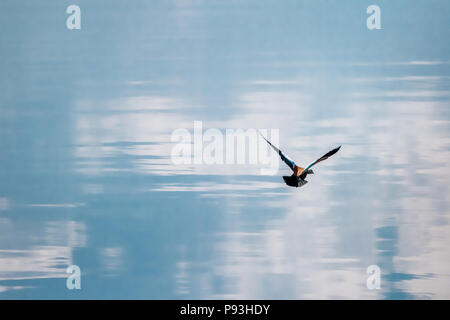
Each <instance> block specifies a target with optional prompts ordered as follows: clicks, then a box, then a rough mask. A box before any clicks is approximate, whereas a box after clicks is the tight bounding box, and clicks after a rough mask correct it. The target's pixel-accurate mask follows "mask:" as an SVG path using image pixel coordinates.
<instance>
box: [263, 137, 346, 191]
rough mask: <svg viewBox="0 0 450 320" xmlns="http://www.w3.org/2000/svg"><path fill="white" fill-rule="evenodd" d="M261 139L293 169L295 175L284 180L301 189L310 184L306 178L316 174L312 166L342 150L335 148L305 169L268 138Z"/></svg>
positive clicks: (284, 177)
mask: <svg viewBox="0 0 450 320" xmlns="http://www.w3.org/2000/svg"><path fill="white" fill-rule="evenodd" d="M261 137H263V139H264V140H266V141H267V143H268V144H269V145H270V146H271V147H272V148H273V149H274V150H275V151H276V152H277V153H278V154H279V155H280V157H281V160H283V161H284V163H286V164H287V165H288V167H289V168H291V169H292V171H293V172H294V173H293V174H292V175H291V176H283V180H284V182H285V183H286V184H287V185H288V186H290V187H296V188H298V187H301V186H303V185H305V184H307V183H308V181H306V180H305V178H306V176H307V175H308V174H314V171H312V170H311V167H312V166H314V165H315V164H317V163H319V162H320V161H323V160H326V159H328V158H329V157H331V156H332V155H333V154H335V153H336V152H338V151H339V149H340V148H341V146H339V147H337V148H334V149H333V150H331V151H329V152H327V153H326V154H324V155H323V156H322V157H320V158H319V159H317V160H316V161H314V162H312V163H310V164H309V165H308V166H306V167H305V168H302V167H299V166H297V165H296V164H295V162H294V161H293V160H292V159H290V158H289V157H288V156H286V155H285V154H284V153H283V152H281V150H280V149H278V148H277V147H275V146H274V145H273V144H271V143H270V141H269V140H267V139H266V138H264V136H263V135H261Z"/></svg>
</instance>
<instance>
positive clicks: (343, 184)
mask: <svg viewBox="0 0 450 320" xmlns="http://www.w3.org/2000/svg"><path fill="white" fill-rule="evenodd" d="M372 2H373V1H371V2H367V1H345V2H344V3H342V2H337V1H283V2H279V1H242V2H241V1H239V2H235V1H215V2H210V1H202V0H198V1H181V0H180V1H169V0H168V1H133V2H131V3H125V2H122V1H106V0H101V1H100V0H98V1H79V3H78V4H79V5H80V7H81V12H82V27H81V30H72V31H71V30H68V29H67V28H66V19H67V17H68V14H66V12H65V10H66V7H67V6H68V5H69V4H68V3H64V2H61V1H53V0H52V1H45V2H44V1H12V0H6V1H5V0H3V1H2V2H1V4H0V30H1V31H0V33H1V41H0V70H1V72H0V88H1V90H0V299H10V298H26V299H34V298H67V299H77V298H88V299H95V298H125V299H131V298H138V299H140V298H145V299H147V298H148V299H184V298H198V299H203V298H205V299H206V298H208V299H222V298H225V299H228V298H231V299H235V298H240V299H250V298H253V299H259V298H270V299H284V298H285V299H311V298H320V299H338V298H344V299H348V298H362V299H417V298H425V299H429V298H432V299H442V298H450V246H449V244H450V210H449V205H450V203H449V201H450V200H449V195H450V190H449V184H448V182H449V179H450V165H449V159H450V50H449V49H450V45H449V41H448V39H449V38H450V37H449V36H450V22H449V20H448V17H449V15H450V5H449V4H448V2H446V1H414V4H412V3H411V2H410V1H396V2H392V1H381V0H380V1H377V4H378V5H380V7H381V9H382V30H375V31H369V30H368V29H367V28H366V23H365V19H366V17H367V15H366V13H365V10H366V8H367V6H368V5H370V4H372ZM196 120H198V121H203V126H204V129H207V128H219V129H221V130H225V129H227V128H244V129H246V128H265V129H270V128H279V129H280V139H279V144H280V146H281V148H282V150H284V151H286V152H287V153H288V154H289V155H290V156H291V157H292V158H293V159H295V160H296V161H297V162H298V164H300V165H302V164H307V163H309V162H310V161H312V160H314V159H315V158H317V157H318V156H320V155H321V154H323V153H324V152H326V151H328V150H329V149H331V147H334V146H337V145H341V144H342V149H341V150H340V152H339V153H338V154H337V155H336V156H334V157H333V158H331V159H330V160H327V161H326V162H324V163H321V164H320V165H318V166H317V167H315V173H316V174H315V175H313V176H311V177H310V178H309V181H310V183H308V184H307V185H306V186H305V187H303V188H299V189H295V188H288V187H287V186H285V185H284V183H283V181H282V179H281V175H286V174H289V168H287V167H286V166H284V164H281V163H280V170H279V172H278V173H277V174H276V175H261V174H260V166H258V165H223V166H208V165H174V164H173V162H172V161H171V157H170V155H171V150H172V148H173V146H174V143H173V142H171V133H172V131H173V130H175V129H177V128H186V129H188V130H191V131H192V130H193V124H194V121H196ZM72 264H76V265H78V266H80V268H81V271H82V289H81V290H68V289H66V278H67V274H66V272H65V271H66V268H67V266H69V265H72ZM374 264H375V265H378V266H379V267H380V268H381V273H382V274H381V289H380V290H369V289H368V288H367V286H366V279H367V277H368V275H367V274H366V268H367V267H368V266H369V265H374Z"/></svg>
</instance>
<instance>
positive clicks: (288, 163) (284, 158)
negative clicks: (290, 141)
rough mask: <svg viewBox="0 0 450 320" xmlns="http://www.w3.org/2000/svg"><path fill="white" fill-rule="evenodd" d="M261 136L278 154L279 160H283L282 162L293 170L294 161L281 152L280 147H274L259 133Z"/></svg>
mask: <svg viewBox="0 0 450 320" xmlns="http://www.w3.org/2000/svg"><path fill="white" fill-rule="evenodd" d="M260 135H261V137H262V138H263V139H264V140H266V142H267V143H268V144H269V145H270V146H271V147H272V148H273V150H275V151H276V152H277V153H278V154H279V155H280V158H281V160H283V161H284V163H286V164H287V165H288V167H289V168H291V169H292V171H294V167H295V162H294V161H293V160H292V159H291V158H289V157H288V156H286V155H285V154H284V153H283V152H281V150H280V149H278V148H277V147H275V146H274V145H273V144H271V143H270V141H269V140H267V139H266V138H264V136H263V135H262V134H261V133H260Z"/></svg>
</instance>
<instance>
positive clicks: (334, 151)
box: [303, 146, 341, 172]
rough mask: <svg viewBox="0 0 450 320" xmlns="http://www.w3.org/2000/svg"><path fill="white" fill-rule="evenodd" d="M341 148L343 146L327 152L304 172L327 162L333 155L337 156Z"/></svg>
mask: <svg viewBox="0 0 450 320" xmlns="http://www.w3.org/2000/svg"><path fill="white" fill-rule="evenodd" d="M340 148H341V146H339V147H337V148H334V149H333V150H331V151H329V152H327V153H326V154H324V155H323V156H321V157H320V158H319V159H317V160H316V161H314V162H313V163H311V164H309V165H308V166H307V167H306V168H305V169H304V170H303V172H306V171H308V169H310V168H311V167H312V166H313V165H315V164H317V163H319V162H320V161H323V160H327V159H328V158H329V157H331V156H332V155H333V154H335V153H336V152H338V151H339V149H340Z"/></svg>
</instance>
